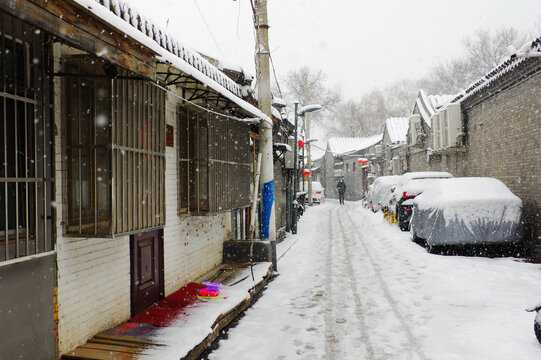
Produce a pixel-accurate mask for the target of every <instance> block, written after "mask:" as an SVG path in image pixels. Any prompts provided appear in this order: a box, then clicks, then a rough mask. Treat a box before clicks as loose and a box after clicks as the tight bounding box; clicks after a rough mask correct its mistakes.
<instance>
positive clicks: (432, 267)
mask: <svg viewBox="0 0 541 360" xmlns="http://www.w3.org/2000/svg"><path fill="white" fill-rule="evenodd" d="M278 247H279V255H280V256H281V257H280V259H279V262H278V267H279V274H280V275H279V276H278V277H277V278H276V279H275V280H274V281H273V282H271V283H270V284H269V285H268V288H267V289H266V290H265V292H264V293H263V296H262V297H261V298H260V299H259V301H258V302H257V303H256V304H255V305H254V306H253V307H252V308H251V309H249V310H248V311H247V312H246V316H245V317H243V318H242V319H241V320H240V322H239V324H238V325H237V326H236V327H234V328H231V329H230V330H229V333H228V335H227V336H226V339H223V340H221V341H220V343H219V348H218V349H217V350H215V351H214V352H212V353H211V354H210V355H209V358H210V359H213V360H227V359H234V360H240V359H422V360H426V359H438V360H448V359H449V360H450V359H491V360H496V359H522V360H527V359H539V358H540V357H541V345H539V343H538V342H537V341H536V339H535V336H534V333H533V321H534V316H533V315H532V314H531V313H527V312H525V311H524V309H525V308H527V307H529V306H531V305H533V304H536V303H538V302H539V301H540V300H541V287H539V284H540V283H541V265H539V264H529V263H524V262H521V260H520V259H513V258H496V259H491V258H483V257H463V256H441V255H432V254H428V253H427V252H426V251H425V249H424V248H422V247H420V246H419V245H417V244H415V243H413V242H412V241H411V235H410V234H409V233H405V232H401V231H400V230H399V229H398V227H397V226H391V225H389V224H388V223H386V222H385V221H384V220H383V219H382V217H381V213H378V214H373V213H372V212H369V211H368V210H365V209H363V208H362V207H361V203H360V202H346V204H345V205H343V206H340V205H339V204H338V201H336V200H328V201H327V202H326V203H325V204H323V205H321V206H314V207H312V208H310V209H309V210H308V212H307V213H306V214H305V216H303V217H302V218H301V221H300V223H299V232H298V235H288V237H287V238H286V240H285V241H284V242H282V243H281V244H279V246H278Z"/></svg>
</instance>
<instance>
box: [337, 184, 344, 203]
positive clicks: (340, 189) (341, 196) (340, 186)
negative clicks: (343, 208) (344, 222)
mask: <svg viewBox="0 0 541 360" xmlns="http://www.w3.org/2000/svg"><path fill="white" fill-rule="evenodd" d="M336 190H338V198H339V199H340V205H343V204H344V195H345V194H346V183H345V182H344V179H340V180H339V181H338V184H336Z"/></svg>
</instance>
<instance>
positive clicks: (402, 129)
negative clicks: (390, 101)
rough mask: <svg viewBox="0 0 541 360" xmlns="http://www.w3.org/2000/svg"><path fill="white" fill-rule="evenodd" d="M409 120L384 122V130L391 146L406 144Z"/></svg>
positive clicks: (400, 119)
mask: <svg viewBox="0 0 541 360" xmlns="http://www.w3.org/2000/svg"><path fill="white" fill-rule="evenodd" d="M408 127H409V118H407V117H401V118H390V119H387V120H385V130H386V131H387V133H388V134H389V139H390V140H391V143H392V144H395V143H400V142H406V137H407V134H408Z"/></svg>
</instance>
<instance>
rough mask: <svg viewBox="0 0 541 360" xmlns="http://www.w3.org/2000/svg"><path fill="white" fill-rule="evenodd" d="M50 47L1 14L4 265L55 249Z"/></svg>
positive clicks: (0, 252)
mask: <svg viewBox="0 0 541 360" xmlns="http://www.w3.org/2000/svg"><path fill="white" fill-rule="evenodd" d="M49 44H50V42H49V36H48V35H47V34H46V33H45V32H44V31H41V30H40V29H37V28H35V27H33V26H31V25H29V24H26V23H24V22H22V21H20V20H18V19H15V18H13V17H12V16H10V15H7V14H5V13H2V12H0V149H2V150H1V152H0V157H1V158H2V165H1V166H0V261H5V260H9V259H14V258H20V257H24V256H28V255H33V254H38V253H43V252H47V251H51V250H53V247H54V238H53V227H52V224H53V211H52V208H51V198H52V193H53V179H52V171H53V168H52V161H53V156H52V154H53V151H52V146H53V139H52V134H51V127H52V125H51V103H50V80H49V77H48V74H47V71H48V67H49V66H50V63H51V62H50V48H49Z"/></svg>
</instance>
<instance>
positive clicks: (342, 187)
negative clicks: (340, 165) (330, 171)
mask: <svg viewBox="0 0 541 360" xmlns="http://www.w3.org/2000/svg"><path fill="white" fill-rule="evenodd" d="M336 190H338V193H339V194H344V193H345V192H346V183H345V182H343V181H339V182H338V184H336Z"/></svg>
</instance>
